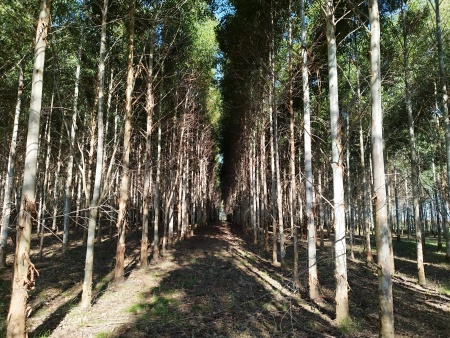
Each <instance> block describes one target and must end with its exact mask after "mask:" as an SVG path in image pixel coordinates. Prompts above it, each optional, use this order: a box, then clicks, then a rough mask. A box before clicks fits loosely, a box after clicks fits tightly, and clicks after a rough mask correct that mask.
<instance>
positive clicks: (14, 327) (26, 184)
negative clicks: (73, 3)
mask: <svg viewBox="0 0 450 338" xmlns="http://www.w3.org/2000/svg"><path fill="white" fill-rule="evenodd" d="M50 3H51V1H49V0H42V3H41V11H40V14H39V21H38V25H37V29H36V40H35V45H34V46H35V47H34V66H33V78H32V84H31V97H30V112H29V119H28V134H27V144H26V152H25V154H26V155H25V167H24V172H23V186H22V201H21V205H20V212H19V216H18V220H17V244H16V252H15V260H14V271H13V277H12V292H11V303H10V307H9V313H8V317H7V333H6V336H7V337H8V338H13V337H14V338H17V337H26V336H27V332H26V326H25V317H26V309H27V298H28V289H29V288H31V287H33V285H34V276H35V273H37V270H36V268H35V267H34V265H33V263H32V262H31V260H30V243H31V227H32V221H33V219H34V218H35V214H36V200H35V190H36V171H37V162H38V151H39V146H38V145H39V121H40V117H41V106H42V89H43V81H44V63H45V49H46V47H47V32H48V25H49V21H50Z"/></svg>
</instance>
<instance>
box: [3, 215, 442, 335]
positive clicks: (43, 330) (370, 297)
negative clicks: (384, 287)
mask: <svg viewBox="0 0 450 338" xmlns="http://www.w3.org/2000/svg"><path fill="white" fill-rule="evenodd" d="M132 230H134V231H130V234H129V238H128V239H127V241H128V244H127V246H128V249H127V254H128V257H127V261H126V264H127V268H126V277H127V278H126V280H125V282H124V283H122V284H121V285H119V286H114V285H113V283H111V280H112V277H113V275H112V271H113V268H114V253H115V241H114V240H112V241H108V239H107V238H104V239H103V240H102V241H100V242H99V243H97V244H96V249H95V266H94V271H95V276H94V284H93V290H94V292H93V294H94V295H95V296H94V304H93V306H92V308H91V309H89V310H81V309H80V308H79V306H78V304H79V301H80V297H81V287H82V284H81V281H82V279H83V268H84V255H85V248H83V246H82V245H81V239H82V237H81V236H82V234H81V233H79V234H76V233H74V234H73V239H72V242H71V248H70V251H69V253H68V254H67V255H66V256H63V255H62V254H61V250H60V243H59V241H57V240H55V239H54V238H53V242H52V237H49V239H48V240H47V241H48V242H47V243H48V245H47V246H46V250H45V255H44V258H45V259H44V260H43V261H42V262H38V261H37V258H36V257H37V251H36V250H33V252H32V258H33V260H35V261H36V266H37V268H38V269H39V271H40V273H41V274H40V277H39V279H38V280H37V285H36V289H35V290H33V291H31V292H30V297H29V305H30V311H29V318H28V319H27V327H28V328H29V330H28V331H29V337H30V338H33V337H39V338H43V337H64V338H82V337H95V338H117V337H364V338H365V337H377V336H378V310H377V309H378V297H377V276H376V266H375V265H374V266H367V265H366V264H365V262H364V253H363V252H362V245H360V243H359V244H357V246H356V247H355V249H357V251H356V254H355V256H356V260H354V261H351V260H348V276H349V290H350V292H349V301H350V314H351V317H352V319H353V320H352V321H350V322H348V323H345V324H344V325H341V326H340V327H337V325H336V324H335V323H334V322H333V320H332V319H333V318H334V287H335V280H334V272H333V269H334V264H333V259H332V253H331V252H332V250H331V241H330V240H328V239H327V240H326V241H325V247H323V248H322V247H318V251H317V265H318V270H319V280H320V293H321V297H322V298H321V302H320V303H318V304H313V303H311V302H308V301H307V289H306V286H307V278H308V274H307V271H308V270H307V266H306V259H305V258H306V243H305V242H304V241H301V242H300V245H301V250H300V280H301V284H302V285H301V287H300V289H296V288H294V287H293V285H292V271H291V267H292V266H293V262H292V259H293V253H292V243H290V242H289V241H288V242H287V255H286V260H287V261H286V268H285V269H284V270H281V269H279V268H274V267H273V266H272V265H271V262H270V257H271V254H270V253H265V252H261V251H259V249H258V248H257V247H256V246H253V245H250V244H249V243H248V242H246V241H245V240H243V238H244V236H243V234H242V233H240V231H239V230H238V229H236V228H234V227H232V226H230V225H229V224H227V223H224V222H222V223H216V224H210V225H208V226H207V227H204V228H201V229H198V230H196V233H195V236H192V237H191V238H188V239H187V240H185V241H183V242H180V243H177V245H176V247H175V249H173V250H171V251H170V252H168V253H167V254H165V255H164V257H163V258H162V259H161V260H160V261H158V262H156V263H152V264H151V265H150V266H149V268H148V269H147V270H139V269H138V267H137V263H138V258H139V250H138V248H139V247H140V246H139V240H140V232H139V229H137V228H136V229H132ZM36 240H37V239H36ZM36 240H35V242H36ZM434 245H435V241H433V240H432V239H428V243H427V250H426V252H425V253H426V261H427V265H426V272H427V276H428V281H429V285H428V287H426V288H422V287H418V286H417V285H416V283H415V271H416V268H415V261H414V256H415V251H414V250H415V249H414V248H415V243H414V241H407V240H406V239H405V240H404V241H402V242H401V243H397V242H395V243H394V247H395V252H396V276H395V277H394V288H393V291H394V307H395V330H396V337H427V338H433V337H450V331H449V329H448V318H449V316H450V284H449V283H448V276H449V275H450V266H449V265H448V264H446V263H444V262H443V255H444V254H443V253H438V252H436V250H434ZM36 247H37V246H36V243H33V248H36ZM131 248H134V250H133V251H132V249H131ZM8 262H9V264H12V256H10V257H9V258H8ZM10 273H11V269H7V270H3V271H1V272H0V277H1V278H0V282H1V283H0V293H2V294H5V295H6V297H3V300H2V299H0V310H1V312H2V314H3V315H4V317H6V313H7V304H9V293H10V290H9V286H10V279H11V276H10ZM0 324H2V323H1V322H0ZM2 332H4V331H2V328H1V327H0V336H1V335H2Z"/></svg>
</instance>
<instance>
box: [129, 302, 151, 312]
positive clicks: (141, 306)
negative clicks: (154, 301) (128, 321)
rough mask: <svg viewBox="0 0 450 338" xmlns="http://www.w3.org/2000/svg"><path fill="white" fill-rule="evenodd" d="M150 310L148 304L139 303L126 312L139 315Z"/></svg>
mask: <svg viewBox="0 0 450 338" xmlns="http://www.w3.org/2000/svg"><path fill="white" fill-rule="evenodd" d="M147 309H148V304H145V303H138V304H133V305H131V306H130V307H129V308H127V309H126V310H125V311H126V312H128V313H132V314H138V313H141V312H143V311H145V310H147Z"/></svg>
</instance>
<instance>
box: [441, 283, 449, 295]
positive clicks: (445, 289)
mask: <svg viewBox="0 0 450 338" xmlns="http://www.w3.org/2000/svg"><path fill="white" fill-rule="evenodd" d="M439 292H440V293H443V294H444V295H447V296H450V283H446V284H444V285H442V286H441V287H440V288H439Z"/></svg>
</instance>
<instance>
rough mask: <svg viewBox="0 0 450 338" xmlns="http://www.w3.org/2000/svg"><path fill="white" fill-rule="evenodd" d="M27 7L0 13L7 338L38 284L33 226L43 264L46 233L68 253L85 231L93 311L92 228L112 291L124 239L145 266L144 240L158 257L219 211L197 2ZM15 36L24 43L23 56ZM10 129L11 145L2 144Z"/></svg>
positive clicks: (203, 23)
mask: <svg viewBox="0 0 450 338" xmlns="http://www.w3.org/2000/svg"><path fill="white" fill-rule="evenodd" d="M35 5H36V4H34V3H33V2H32V1H30V2H29V3H25V2H23V1H14V2H12V3H10V4H9V5H6V6H5V8H4V9H2V14H3V15H2V17H4V18H5V19H6V20H7V23H6V24H5V25H7V26H6V27H7V28H8V32H7V33H6V32H5V34H4V36H3V37H2V39H5V40H6V42H7V43H9V44H8V46H9V50H8V54H4V55H2V58H3V59H2V61H4V62H5V65H6V66H5V67H4V68H2V72H3V74H2V82H3V83H2V86H7V85H9V84H11V85H12V84H13V83H14V82H16V86H15V87H16V89H17V88H18V89H17V91H18V95H16V99H17V101H16V103H15V106H16V108H15V114H14V123H13V124H12V123H11V122H9V118H8V116H9V112H10V110H9V109H7V105H10V106H11V105H12V104H13V101H12V100H11V102H7V101H6V100H5V102H4V103H3V105H4V106H5V109H3V110H2V114H4V115H3V116H4V120H8V123H5V124H2V128H4V130H5V132H4V133H2V135H5V139H4V140H3V142H4V144H11V146H10V149H9V153H8V149H6V147H5V149H4V150H2V151H3V153H2V156H4V158H5V159H8V161H7V162H8V167H7V168H6V167H4V168H3V169H2V183H3V185H2V187H3V188H4V193H3V194H2V198H3V200H4V207H3V216H2V221H3V222H2V237H1V248H2V251H1V255H2V256H1V264H2V267H4V266H5V262H6V260H5V258H6V250H7V249H8V248H9V247H8V246H7V242H8V238H10V239H14V242H15V243H14V244H15V259H14V276H13V284H12V293H11V305H10V307H9V313H8V317H7V336H8V337H22V336H25V335H26V327H25V315H26V308H27V304H26V303H27V292H28V290H29V289H31V288H33V287H34V283H35V279H36V277H37V275H38V271H37V270H36V269H35V266H34V264H33V262H32V260H34V257H30V255H29V252H30V242H31V238H32V236H35V235H34V232H32V229H35V230H36V232H37V233H38V236H40V243H41V246H40V257H42V251H43V250H45V241H44V240H45V238H48V237H45V234H46V233H48V232H52V234H53V236H58V238H60V240H61V250H63V252H68V250H69V248H70V236H71V230H72V229H74V228H76V229H77V230H78V228H81V229H83V230H84V232H85V239H84V245H85V247H86V263H85V276H84V282H83V295H82V299H81V303H82V306H83V307H90V306H91V302H92V279H93V273H94V271H93V262H94V251H95V242H96V241H97V242H98V241H100V240H101V236H102V234H101V233H100V231H101V228H102V227H101V223H100V222H101V221H102V222H103V223H104V222H107V223H109V224H110V227H111V229H112V227H114V228H115V229H114V234H116V233H117V253H116V267H115V281H116V282H117V283H120V282H121V281H123V280H124V259H125V246H126V237H127V236H126V232H127V229H129V228H130V227H132V228H135V227H136V226H140V227H142V241H141V249H140V250H141V259H140V261H141V266H142V267H144V266H146V265H147V264H148V252H149V250H150V248H149V239H150V241H151V243H153V245H154V249H153V257H152V258H153V260H158V257H159V249H160V248H161V249H162V250H165V249H166V248H167V247H170V246H172V245H173V242H174V240H180V239H183V238H184V237H185V236H187V235H188V234H189V232H190V231H191V230H192V229H191V227H193V226H194V224H196V225H202V224H205V223H206V222H207V221H208V219H211V218H216V217H217V216H216V214H217V211H218V208H219V195H218V193H217V189H216V188H217V187H216V185H217V181H216V175H215V172H216V167H217V164H216V161H215V156H216V152H217V150H216V145H215V143H214V137H215V134H216V133H217V118H218V115H217V114H218V104H219V101H218V98H219V94H218V91H217V89H216V87H215V86H214V83H213V80H214V79H213V73H212V72H211V69H212V67H213V60H214V58H215V55H216V53H217V44H216V42H215V37H214V31H213V27H214V26H215V25H216V23H215V19H214V16H213V14H212V13H211V11H210V10H209V8H208V7H207V4H206V3H205V2H203V1H188V2H185V1H183V2H179V1H162V2H158V1H149V2H139V1H138V2H136V1H134V0H133V1H125V2H121V1H111V2H109V1H108V0H105V1H84V2H80V1H53V2H52V1H48V0H44V1H41V3H40V9H39V11H38V8H35ZM27 6H30V8H33V9H34V10H35V11H36V13H39V20H38V24H37V28H36V38H35V41H34V55H30V54H29V50H28V49H29V48H30V44H29V42H30V40H31V37H32V35H30V37H28V35H29V34H28V33H29V31H27V30H29V29H30V27H29V25H32V23H33V22H34V21H35V20H34V19H31V18H32V17H33V16H35V13H34V11H33V12H32V11H29V12H28V8H27ZM28 13H29V15H30V16H27V15H28ZM16 20H18V21H19V22H21V23H22V24H23V26H19V22H16ZM21 35H24V36H27V38H26V39H25V38H24V40H23V44H22V46H20V44H19V43H18V42H19V41H21V39H19V37H20V36H21ZM5 53H6V50H5ZM32 60H33V63H32V62H31V61H32ZM6 67H10V69H6ZM13 74H19V78H18V81H17V80H15V81H14V76H13ZM31 74H32V78H31V79H30V78H29V77H30V75H31ZM44 74H45V75H44ZM3 88H9V87H3ZM9 90H12V87H11V88H10V89H9ZM28 93H30V94H29V95H27V94H28ZM11 96H13V95H11ZM6 97H8V96H6ZM21 101H24V102H23V103H22V102H21ZM25 102H29V105H30V110H29V114H28V119H29V120H28V125H27V127H26V121H25V118H24V115H25V114H22V113H21V111H22V107H23V105H24V104H25ZM11 125H13V129H12V130H11V128H10V126H11ZM26 129H27V130H28V131H27V134H26V136H25V130H26ZM11 131H12V142H10V141H7V140H6V135H8V136H9V137H11ZM16 157H17V158H16ZM20 159H22V161H20ZM20 162H22V163H23V162H24V165H23V164H21V163H20ZM15 164H17V165H15ZM3 173H4V174H3ZM22 182H23V183H22ZM12 229H16V231H17V233H14V232H11V233H9V231H11V230H12ZM111 231H112V230H111ZM159 236H161V237H162V238H160V237H159ZM67 254H69V253H67Z"/></svg>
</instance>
